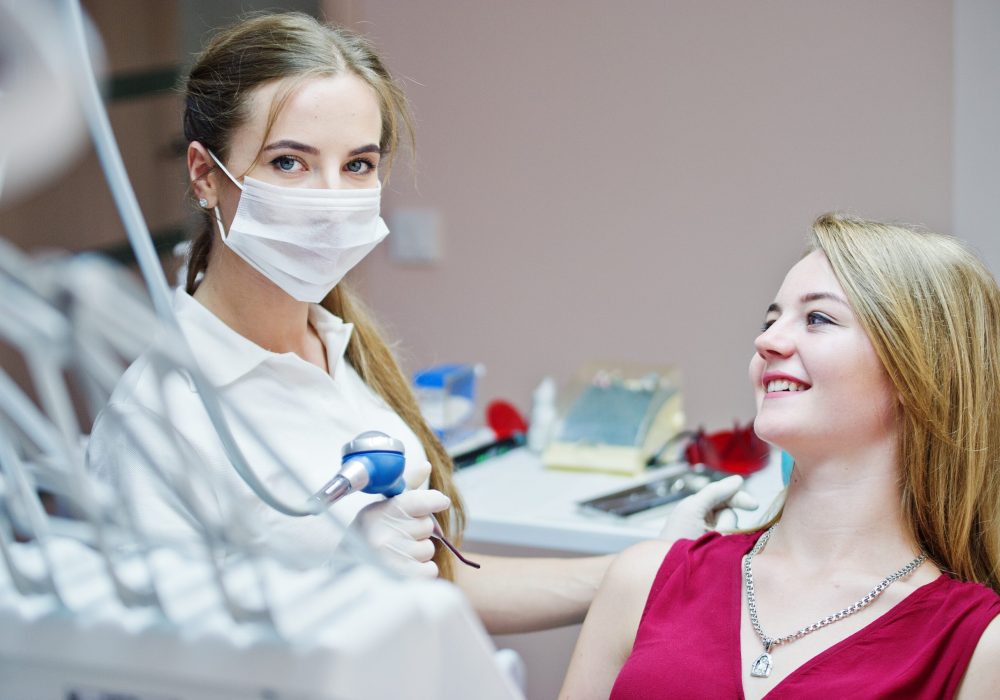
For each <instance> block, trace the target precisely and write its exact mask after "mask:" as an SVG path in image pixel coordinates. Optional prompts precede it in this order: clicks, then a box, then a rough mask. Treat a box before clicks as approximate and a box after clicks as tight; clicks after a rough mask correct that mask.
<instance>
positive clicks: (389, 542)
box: [351, 463, 451, 578]
mask: <svg viewBox="0 0 1000 700" xmlns="http://www.w3.org/2000/svg"><path fill="white" fill-rule="evenodd" d="M430 469H431V465H430V463H425V464H424V465H423V466H421V467H420V468H418V469H414V470H413V473H412V474H408V475H407V483H409V484H422V483H423V482H424V481H426V480H427V477H428V476H429V475H430ZM450 505H451V499H449V498H448V497H447V496H445V495H444V494H443V493H441V492H440V491H435V490H432V489H412V490H407V491H404V492H403V493H401V494H399V495H398V496H394V497H393V498H387V499H385V500H382V501H376V502H375V503H370V504H369V505H367V506H365V507H364V508H362V509H361V511H360V512H359V513H358V514H357V515H356V516H355V517H354V521H353V522H352V524H351V527H353V528H357V529H359V530H360V531H361V535H362V537H364V538H365V540H366V541H367V542H368V543H369V544H370V545H371V546H372V547H374V548H375V550H376V551H377V552H378V553H379V554H380V555H382V559H383V560H384V561H385V562H386V564H388V565H389V566H390V567H392V568H393V569H395V570H396V571H398V572H400V573H402V574H404V575H407V576H418V577H421V578H435V577H436V576H437V575H438V568H437V564H435V563H434V561H433V560H432V558H433V556H434V543H433V542H432V541H431V540H430V536H431V534H432V533H433V532H434V521H433V520H432V514H433V513H439V512H441V511H443V510H445V509H447V508H448V507H449V506H450Z"/></svg>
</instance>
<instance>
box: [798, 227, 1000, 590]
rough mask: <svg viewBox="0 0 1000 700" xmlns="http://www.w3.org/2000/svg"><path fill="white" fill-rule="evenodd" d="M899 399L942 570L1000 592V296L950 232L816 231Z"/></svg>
mask: <svg viewBox="0 0 1000 700" xmlns="http://www.w3.org/2000/svg"><path fill="white" fill-rule="evenodd" d="M813 241H814V247H815V248H816V249H818V250H821V251H823V253H825V254H826V257H827V259H828V260H829V261H830V265H831V266H832V268H833V271H834V274H835V275H836V276H837V279H838V281H839V282H840V284H841V286H842V287H843V288H844V291H845V293H846V294H847V297H848V299H849V300H850V302H851V306H852V307H853V309H854V311H855V313H856V314H857V316H858V318H859V320H860V322H861V324H862V325H863V327H864V328H865V331H866V332H867V334H868V337H869V338H870V339H871V342H872V344H873V345H874V347H875V351H876V352H877V353H878V356H879V358H880V359H881V361H882V364H883V365H884V366H885V368H886V370H887V371H888V374H889V377H890V378H891V379H892V382H893V384H894V385H895V388H896V391H897V393H898V395H899V400H900V403H901V411H900V418H899V441H900V444H899V447H900V450H899V455H900V467H901V469H900V480H901V493H902V511H903V514H904V518H905V521H906V525H907V527H908V528H909V530H910V534H911V535H912V536H913V538H914V540H915V541H916V542H917V543H918V544H919V546H920V547H921V548H922V549H923V550H924V551H925V552H927V554H928V555H929V556H930V557H931V558H932V559H933V560H934V561H935V562H936V563H937V564H938V566H939V567H941V568H942V569H943V570H945V571H948V572H950V573H952V574H953V575H955V576H957V577H958V578H960V579H962V580H965V581H975V582H978V583H984V584H986V585H988V586H990V587H991V588H992V589H993V590H995V591H1000V289H998V287H997V282H996V280H995V279H994V278H993V276H992V275H991V274H990V272H989V270H987V269H986V267H985V266H984V265H983V263H982V262H981V261H980V260H979V259H978V258H977V257H976V256H975V255H974V254H972V253H971V252H970V251H969V250H968V249H967V248H966V247H965V246H964V245H963V244H962V243H960V242H959V241H958V240H956V239H954V238H951V237H949V236H943V235H940V234H936V233H931V232H927V231H922V230H918V229H914V228H910V227H906V226H901V225H895V224H886V223H879V222H875V221H865V220H862V219H856V218H851V217H847V216H842V215H838V214H824V215H823V216H821V217H819V218H818V219H817V220H816V222H815V223H814V224H813Z"/></svg>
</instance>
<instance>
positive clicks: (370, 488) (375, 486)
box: [312, 430, 480, 569]
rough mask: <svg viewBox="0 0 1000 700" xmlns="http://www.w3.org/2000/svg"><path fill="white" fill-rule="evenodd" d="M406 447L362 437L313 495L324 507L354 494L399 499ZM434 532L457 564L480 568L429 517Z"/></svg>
mask: <svg viewBox="0 0 1000 700" xmlns="http://www.w3.org/2000/svg"><path fill="white" fill-rule="evenodd" d="M405 449H406V448H405V447H404V446H403V443H402V441H400V440H397V439H395V438H392V437H389V436H388V435H386V434H385V433H382V432H379V431H377V430H369V431H367V432H364V433H361V434H360V435H358V436H357V437H356V438H354V439H353V440H351V441H350V442H348V443H346V444H345V445H344V447H343V450H342V455H343V456H342V458H341V462H340V471H338V472H337V474H336V476H334V477H333V478H332V479H330V480H329V481H328V482H326V484H324V485H323V487H322V488H321V489H320V490H319V491H317V492H316V493H314V494H313V495H312V498H313V500H315V501H319V502H320V503H321V504H323V506H329V505H332V504H333V503H336V502H337V501H339V500H340V499H341V498H343V497H344V496H346V495H348V494H350V493H353V492H355V491H359V490H360V491H364V492H365V493H380V494H383V495H384V496H385V497H386V498H392V497H393V496H398V495H399V494H401V493H402V492H403V491H404V490H406V482H405V481H403V468H404V467H405V466H406V458H405V456H404V453H405ZM431 521H432V522H433V524H434V532H433V534H432V535H431V537H433V538H435V539H436V540H438V541H440V542H441V544H443V545H444V546H445V547H447V548H448V549H449V550H450V551H451V553H452V554H454V555H455V556H456V557H457V558H458V560H459V561H460V562H462V563H463V564H466V565H468V566H471V567H473V568H476V569H478V568H480V566H479V564H477V563H476V562H474V561H471V560H469V559H466V558H465V557H464V556H463V555H462V553H461V552H459V551H458V548H457V547H455V545H453V544H452V543H451V542H449V541H448V538H446V537H445V536H444V532H443V531H442V530H441V524H440V523H439V522H438V520H437V517H435V516H434V515H433V514H432V515H431Z"/></svg>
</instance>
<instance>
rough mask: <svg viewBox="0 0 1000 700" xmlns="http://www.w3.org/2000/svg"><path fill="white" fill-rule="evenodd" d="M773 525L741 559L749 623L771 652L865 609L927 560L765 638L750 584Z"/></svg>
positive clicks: (907, 567)
mask: <svg viewBox="0 0 1000 700" xmlns="http://www.w3.org/2000/svg"><path fill="white" fill-rule="evenodd" d="M775 527H777V525H772V526H771V527H770V528H769V529H768V530H767V531H766V532H765V533H764V534H763V535H761V536H760V539H758V540H757V544H755V545H754V547H753V549H751V550H750V553H749V554H747V556H746V558H745V559H744V560H743V582H744V585H745V587H746V594H747V608H748V609H749V610H750V624H751V625H753V629H754V632H756V633H757V636H758V637H759V638H760V641H761V644H763V645H764V651H765V653H770V651H771V647H775V646H778V645H779V644H785V643H787V642H794V641H795V640H796V639H801V638H802V637H804V636H806V635H807V634H809V633H810V632H815V631H816V630H818V629H821V628H823V627H826V626H827V625H832V624H833V623H834V622H837V621H839V620H843V619H844V618H845V617H848V616H849V615H853V614H854V613H856V612H858V611H859V610H864V609H865V608H867V607H868V606H869V605H871V604H872V602H874V600H875V599H876V598H878V597H879V596H880V595H882V592H883V591H884V590H885V589H886V588H888V587H889V585H890V584H891V583H892V582H893V581H895V580H896V579H900V578H902V577H903V576H906V575H907V574H909V573H911V572H913V571H914V570H916V568H917V567H919V566H920V565H921V564H923V563H924V560H925V559H927V555H926V554H923V553H921V555H920V556H919V557H917V558H916V559H914V560H913V561H911V562H910V563H909V564H907V565H906V566H904V567H903V568H902V569H900V570H899V571H897V572H895V573H892V574H889V575H888V576H886V577H885V578H884V579H882V582H881V583H879V584H878V585H877V586H875V588H873V589H871V591H869V592H868V595H866V596H865V597H864V598H862V599H861V600H859V601H858V602H856V603H854V605H851V606H849V607H846V608H844V609H843V610H841V611H840V612H835V613H833V614H832V615H828V616H826V617H824V618H823V619H822V620H819V621H818V622H814V623H812V624H811V625H809V626H808V627H803V628H802V629H800V630H799V631H798V632H793V633H792V634H787V635H785V636H784V637H768V636H767V635H766V634H765V633H764V630H763V629H762V628H761V626H760V621H759V620H758V619H757V597H756V595H755V593H754V587H753V558H754V556H755V555H757V554H760V551H761V550H762V549H764V545H765V544H767V541H768V539H770V537H771V533H772V532H774V528H775Z"/></svg>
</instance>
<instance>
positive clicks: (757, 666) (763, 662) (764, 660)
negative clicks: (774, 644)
mask: <svg viewBox="0 0 1000 700" xmlns="http://www.w3.org/2000/svg"><path fill="white" fill-rule="evenodd" d="M750 675H751V676H753V677H754V678H767V677H768V676H770V675H771V655H770V654H768V653H767V652H766V651H765V652H764V653H763V654H761V655H760V656H758V657H757V659H756V661H754V662H753V666H751V667H750Z"/></svg>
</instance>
